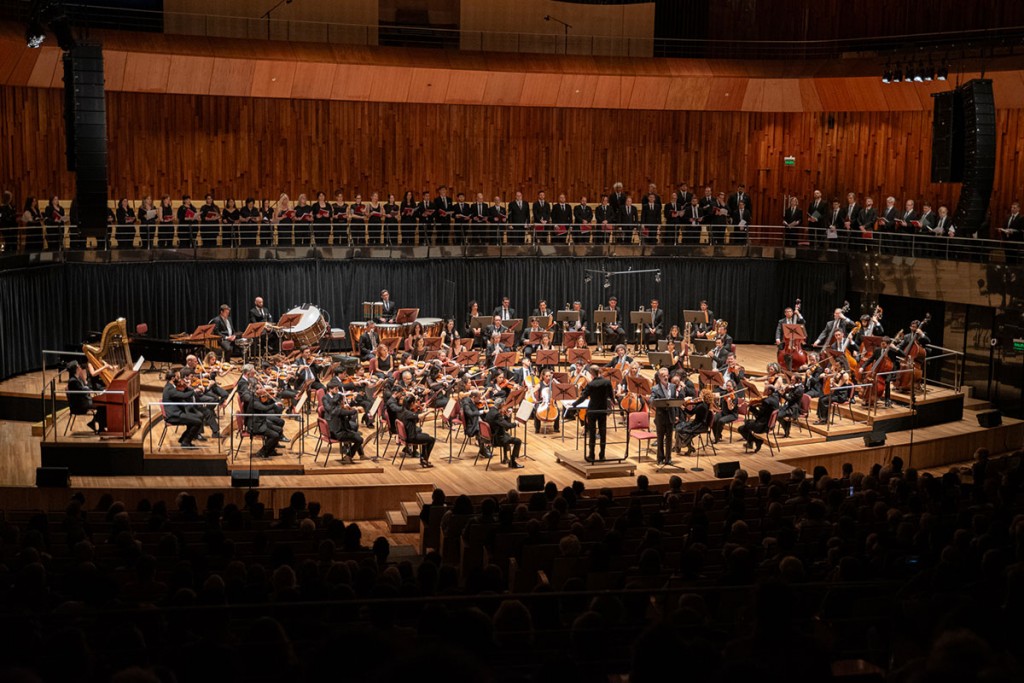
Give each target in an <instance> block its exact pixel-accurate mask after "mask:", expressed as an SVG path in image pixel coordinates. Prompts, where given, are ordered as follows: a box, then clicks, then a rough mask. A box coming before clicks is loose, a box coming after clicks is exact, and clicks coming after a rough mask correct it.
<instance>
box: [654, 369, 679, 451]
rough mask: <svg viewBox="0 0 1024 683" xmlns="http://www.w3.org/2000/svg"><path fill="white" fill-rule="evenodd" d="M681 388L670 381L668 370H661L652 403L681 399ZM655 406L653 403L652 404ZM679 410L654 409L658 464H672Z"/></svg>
mask: <svg viewBox="0 0 1024 683" xmlns="http://www.w3.org/2000/svg"><path fill="white" fill-rule="evenodd" d="M678 390H679V387H678V385H676V384H673V383H672V382H669V381H668V368H660V369H659V370H658V374H657V377H656V382H655V384H654V386H653V387H652V388H651V397H650V401H655V400H658V399H676V398H680V396H679V393H678ZM652 405H653V403H652ZM678 411H679V409H678V408H658V407H655V408H654V429H655V431H656V432H657V433H658V464H659V465H671V464H672V435H673V430H674V429H675V423H676V421H677V420H678V415H679V412H678Z"/></svg>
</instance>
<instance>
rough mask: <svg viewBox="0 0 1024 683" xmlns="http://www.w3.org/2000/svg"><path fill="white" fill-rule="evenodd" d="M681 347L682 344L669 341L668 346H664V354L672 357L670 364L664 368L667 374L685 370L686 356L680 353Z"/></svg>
mask: <svg viewBox="0 0 1024 683" xmlns="http://www.w3.org/2000/svg"><path fill="white" fill-rule="evenodd" d="M682 347H683V344H682V342H676V341H670V342H669V343H668V345H667V346H665V351H666V353H668V354H670V355H671V356H672V362H671V363H669V365H668V366H666V367H667V369H668V371H669V372H674V371H676V370H683V369H685V361H686V356H684V355H683V354H682V353H681V349H682Z"/></svg>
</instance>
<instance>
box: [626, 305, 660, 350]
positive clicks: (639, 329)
mask: <svg viewBox="0 0 1024 683" xmlns="http://www.w3.org/2000/svg"><path fill="white" fill-rule="evenodd" d="M652 325H654V312H653V311H630V312H629V326H630V327H631V328H633V329H634V330H635V332H634V334H635V335H636V338H635V339H634V341H633V350H634V352H636V353H639V351H640V349H641V347H642V346H643V343H644V328H645V327H650V326H652Z"/></svg>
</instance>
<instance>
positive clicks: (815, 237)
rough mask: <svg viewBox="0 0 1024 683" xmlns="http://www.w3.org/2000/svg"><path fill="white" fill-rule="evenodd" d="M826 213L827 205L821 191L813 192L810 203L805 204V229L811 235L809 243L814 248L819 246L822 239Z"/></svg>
mask: <svg viewBox="0 0 1024 683" xmlns="http://www.w3.org/2000/svg"><path fill="white" fill-rule="evenodd" d="M827 212H828V204H827V203H826V202H825V199H824V198H823V197H822V195H821V190H815V191H814V194H813V196H812V197H811V201H810V202H809V203H808V204H807V227H808V229H809V231H810V233H811V235H810V237H811V239H810V242H811V244H812V245H814V246H818V245H819V244H821V242H822V239H824V237H825V236H824V235H823V234H822V233H823V232H824V228H825V214H826V213H827Z"/></svg>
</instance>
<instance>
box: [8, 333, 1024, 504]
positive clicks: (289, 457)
mask: <svg viewBox="0 0 1024 683" xmlns="http://www.w3.org/2000/svg"><path fill="white" fill-rule="evenodd" d="M774 357H775V349H774V347H773V346H770V345H768V346H750V345H741V346H740V347H739V348H738V358H739V360H740V362H741V364H742V365H744V366H745V368H746V369H747V371H748V374H755V373H756V372H757V371H758V370H760V371H763V369H764V367H765V365H766V364H767V363H768V362H770V361H771V360H774ZM647 372H648V374H650V372H649V371H647ZM157 378H158V375H157V374H156V373H152V374H149V373H147V374H146V375H145V376H144V379H143V397H142V404H143V409H142V413H143V416H144V424H143V428H142V429H140V430H139V431H138V432H136V434H135V435H134V436H133V437H132V439H131V440H130V444H131V445H134V446H135V447H136V448H142V449H143V457H144V459H145V462H146V463H147V465H148V464H150V463H153V462H156V461H159V462H161V463H162V464H164V465H166V464H167V462H168V461H178V462H177V463H172V464H173V465H176V469H175V468H172V469H174V471H176V472H181V473H179V474H170V475H168V474H145V475H141V476H103V477H96V476H74V477H73V478H72V485H73V487H75V488H85V489H93V490H105V491H106V490H110V491H115V492H117V493H118V494H119V498H121V499H124V500H125V502H126V503H128V504H130V503H131V500H134V499H137V498H141V497H143V496H147V497H150V498H151V499H152V497H153V494H154V492H157V491H163V492H166V493H167V494H168V495H173V494H175V493H177V492H178V491H182V490H197V489H223V488H226V487H229V486H230V477H229V476H227V475H226V474H224V472H229V471H230V470H231V469H248V468H249V461H248V444H244V445H243V447H242V449H241V454H240V455H239V456H238V458H236V459H235V461H234V462H232V460H231V456H230V453H229V446H230V443H231V442H230V441H229V440H224V441H222V442H220V443H218V442H216V441H215V440H210V441H207V442H205V443H204V444H203V446H202V448H200V449H199V450H183V449H179V448H177V447H176V438H175V437H174V436H173V433H174V429H173V428H171V429H170V430H168V436H167V439H166V441H165V445H164V447H163V448H162V449H157V447H156V443H157V441H158V439H159V436H160V432H161V431H162V430H163V424H162V423H161V422H160V421H159V420H155V421H154V423H153V425H150V424H149V423H148V421H147V420H146V417H145V416H146V414H147V410H146V408H145V404H146V403H147V402H148V401H158V400H159V391H158V389H159V386H160V384H159V380H158V379H157ZM43 379H44V378H43V377H42V375H41V374H40V373H34V374H31V375H25V376H22V377H18V378H14V379H12V380H8V381H7V382H4V383H0V393H4V394H8V395H14V394H24V395H26V396H29V397H31V396H35V397H36V398H37V399H38V396H39V390H40V387H41V386H42V382H43ZM894 399H895V400H897V401H899V400H900V399H901V397H900V396H899V395H898V394H895V395H894ZM918 401H919V407H918V410H919V411H922V410H924V408H925V407H926V406H927V404H929V403H936V404H938V403H942V402H949V401H954V402H959V401H962V402H963V404H964V407H965V408H966V409H967V410H966V411H965V412H964V415H963V419H957V420H955V421H949V422H947V423H945V424H936V425H934V426H929V427H923V428H916V429H911V428H908V427H907V426H906V423H907V421H908V419H909V417H910V416H911V415H913V413H912V411H911V410H910V409H909V407H906V406H901V405H898V404H897V405H896V406H895V407H893V408H891V409H882V408H879V410H878V411H877V413H875V414H871V413H869V412H867V411H865V410H864V408H863V407H862V406H855V409H854V414H853V419H852V420H851V419H850V416H849V415H848V414H847V413H846V412H845V411H844V413H843V416H842V417H840V418H839V419H837V420H836V422H835V424H833V425H832V426H831V427H829V428H827V429H826V428H825V427H815V426H814V425H810V429H811V431H806V430H805V429H802V428H801V427H797V426H796V425H794V426H793V429H792V432H791V437H790V438H789V439H783V438H780V439H779V446H780V448H779V449H778V450H777V451H775V452H774V453H773V452H771V451H770V450H769V448H768V446H767V445H765V446H764V447H763V448H762V449H761V451H760V452H759V453H756V454H747V453H744V452H743V444H742V441H741V440H740V439H739V437H738V435H736V436H734V437H733V440H732V441H731V442H730V433H729V431H728V430H726V432H725V434H724V438H723V440H722V442H721V443H719V444H717V445H716V446H715V452H714V453H713V454H712V453H711V450H710V449H708V450H707V452H706V453H702V454H701V457H700V463H699V466H700V467H701V468H702V471H694V469H693V468H694V467H696V466H697V461H696V458H695V457H684V456H679V455H673V458H674V463H675V466H669V467H663V468H659V467H657V466H656V464H655V462H654V444H652V448H651V451H650V454H648V452H647V449H646V444H638V442H637V441H636V440H633V441H632V443H631V444H630V446H629V460H628V461H627V462H628V464H629V468H628V469H624V470H622V471H620V472H618V473H602V472H598V471H596V470H597V469H599V468H593V469H592V470H591V471H589V472H587V473H586V474H584V473H583V471H582V470H581V469H580V468H579V467H577V468H571V467H568V466H567V465H566V463H565V462H564V461H566V460H568V461H570V463H573V462H579V461H581V460H582V438H580V439H579V440H577V431H578V425H577V424H576V423H575V422H571V423H570V424H568V425H565V426H564V428H563V430H562V433H561V434H536V433H534V431H533V425H532V423H531V424H530V425H529V434H528V435H526V440H527V443H526V448H525V456H526V457H522V456H521V463H522V464H523V465H525V467H524V468H523V469H517V470H512V469H509V468H508V467H504V466H502V465H500V463H499V461H498V458H497V457H495V458H494V459H493V461H492V463H491V466H490V468H489V469H486V470H485V463H484V461H482V460H481V461H480V462H479V463H477V464H474V457H473V456H474V451H475V448H473V447H472V446H467V448H466V451H465V452H464V453H463V455H462V457H461V458H459V457H457V456H458V450H459V447H460V445H461V442H462V437H461V435H458V436H457V437H456V439H455V440H454V442H453V443H451V445H449V443H447V442H446V440H447V436H448V430H447V429H446V428H444V427H443V426H441V424H440V420H438V423H437V426H436V428H435V427H434V426H433V423H429V424H428V426H427V427H426V429H427V431H428V433H434V434H435V436H436V438H437V440H438V443H437V445H436V446H435V449H434V453H433V456H432V458H431V461H432V462H433V463H434V464H435V466H434V467H433V468H430V469H422V468H420V467H419V466H418V463H417V462H416V461H415V460H409V461H407V462H406V463H405V465H404V467H402V468H399V463H397V462H396V463H394V464H393V463H392V455H393V454H394V451H395V447H394V444H393V443H392V445H391V447H390V448H389V449H388V451H387V457H384V458H382V459H381V460H380V461H379V462H377V463H373V462H368V461H361V460H359V459H357V460H356V462H355V463H354V464H352V465H348V464H342V462H341V461H340V456H339V455H338V451H337V447H335V449H334V451H333V453H332V457H331V460H330V462H329V463H328V464H327V466H326V467H323V463H324V460H325V458H324V456H323V455H321V456H320V458H319V461H318V462H314V455H313V449H314V447H315V444H316V436H315V432H314V433H310V434H309V435H307V436H306V438H305V453H302V452H300V451H301V449H302V440H301V439H299V438H296V437H297V434H296V433H295V432H296V428H295V427H290V428H289V434H290V435H291V436H292V437H293V439H294V440H293V442H292V443H291V444H286V445H285V447H286V449H284V450H285V453H286V455H284V456H282V457H278V458H273V459H270V460H255V461H254V462H253V468H254V469H259V470H260V472H261V478H260V488H261V490H268V491H275V492H278V495H279V496H280V497H281V498H282V500H283V501H284V502H286V500H287V495H290V493H291V491H294V490H296V489H299V488H302V489H303V490H306V491H315V494H314V495H315V497H316V499H318V500H320V501H321V502H322V503H323V504H324V509H325V510H332V509H336V510H337V511H338V512H339V514H345V515H346V518H347V519H381V518H382V517H383V512H384V511H386V510H390V509H393V508H394V507H395V506H396V503H400V502H401V501H411V500H414V499H415V496H416V494H417V493H419V492H424V491H429V490H431V489H432V488H434V487H440V488H443V489H444V490H445V491H446V492H447V493H468V494H472V495H483V494H491V493H500V492H503V491H506V490H508V489H510V488H515V487H516V484H517V478H518V476H519V475H522V474H543V475H544V477H545V479H546V480H547V481H554V482H556V483H557V484H558V485H559V487H562V486H566V485H568V484H569V483H571V482H572V481H573V480H574V479H585V478H586V485H587V487H588V488H596V487H601V486H610V487H613V488H628V487H631V486H633V485H634V483H635V475H637V474H641V473H643V474H646V475H648V477H649V478H650V479H651V483H652V484H656V485H657V484H665V483H667V482H668V479H669V478H670V477H671V476H673V475H677V476H680V477H681V478H682V479H683V481H684V484H685V485H686V486H687V487H696V486H701V485H713V482H715V481H716V479H715V476H714V465H715V464H716V463H721V462H729V461H738V462H739V463H740V466H741V467H743V468H745V469H746V470H748V471H749V472H750V473H751V474H752V475H753V474H756V472H757V471H758V470H762V469H765V470H768V471H769V472H771V473H772V474H773V475H777V476H787V475H788V474H789V473H790V472H791V471H792V470H793V469H794V468H796V467H801V468H804V469H805V470H807V471H808V472H809V471H810V470H811V469H813V467H814V466H816V465H819V464H821V465H825V466H826V467H828V468H829V470H830V471H838V469H839V466H840V465H841V463H843V462H852V463H854V466H855V467H856V468H857V469H858V470H866V469H867V468H868V467H870V465H871V464H872V463H874V462H885V461H887V460H889V459H891V458H892V457H893V456H894V455H900V456H901V457H903V458H904V460H905V461H906V462H907V464H908V466H912V467H918V468H920V469H926V468H936V467H941V466H943V465H944V464H947V463H953V462H960V461H964V460H967V459H969V458H970V457H971V454H972V453H973V452H974V449H975V448H978V447H982V446H984V447H986V448H989V449H990V451H992V452H993V453H999V452H1005V451H1008V450H1012V449H1014V448H1019V447H1020V446H1021V443H1022V437H1024V428H1022V427H1024V423H1022V422H1020V421H1017V420H1012V419H1008V418H1003V425H1002V426H1001V427H997V428H990V429H985V428H982V427H980V426H979V425H978V422H977V420H976V418H975V415H974V413H973V412H972V408H975V409H976V408H980V407H985V406H984V404H982V403H980V402H978V401H972V400H971V399H969V398H965V397H964V396H963V395H961V394H956V393H954V392H952V391H950V390H948V389H933V388H930V389H929V391H928V395H927V397H926V398H922V397H921V396H920V395H919V396H918ZM813 418H814V414H813V409H812V415H811V422H813ZM67 420H68V416H67V412H66V411H64V412H62V413H61V414H60V415H59V416H58V419H57V424H56V432H57V435H58V436H57V438H58V440H59V442H61V443H74V444H83V445H85V444H89V445H96V443H97V442H98V441H99V440H98V439H96V437H93V436H91V433H81V432H82V431H83V430H85V426H84V422H83V424H78V423H76V424H75V430H74V432H75V433H69V434H68V436H66V437H65V436H63V431H64V427H65V425H66V423H67ZM886 421H893V422H892V423H891V424H894V425H896V424H898V425H900V426H901V428H900V429H897V430H894V431H889V432H888V434H887V435H886V436H887V440H886V444H885V445H884V446H881V447H875V448H866V447H865V445H864V441H863V439H862V438H861V437H862V436H864V435H866V434H869V433H871V432H872V431H873V430H876V429H881V425H882V423H884V422H886ZM228 422H229V418H228V416H227V415H224V416H222V418H221V425H222V429H223V430H224V431H227V426H228ZM616 425H617V429H615V428H612V426H611V425H609V431H608V441H609V443H608V447H607V457H608V458H609V459H612V458H617V457H622V456H623V455H624V453H625V449H626V444H625V441H626V432H625V429H624V427H623V425H622V423H621V421H618V420H616ZM909 425H910V427H913V421H912V420H911V421H910V423H909ZM0 426H2V429H0V452H4V453H6V454H8V457H6V458H3V459H0V486H2V487H5V488H4V490H5V494H6V495H9V496H10V495H13V494H15V493H17V495H16V496H15V497H16V499H18V500H23V501H25V503H26V504H28V503H30V502H31V500H32V495H31V494H30V493H29V491H33V492H35V491H42V489H35V488H34V487H33V485H34V482H35V468H36V467H37V466H39V464H40V442H41V438H40V436H33V434H32V432H33V425H32V424H30V423H27V422H12V421H3V422H0ZM151 427H152V428H151ZM35 430H36V431H37V432H38V431H40V429H39V426H38V425H35ZM517 431H518V433H519V436H520V438H522V437H523V436H524V435H523V433H522V432H523V429H522V428H520V429H518V430H517ZM53 433H54V430H53V428H52V427H51V428H50V429H49V430H47V435H48V439H49V440H51V441H52V440H53V438H54V437H53ZM362 433H363V436H364V438H365V439H366V440H367V444H366V452H367V455H368V456H372V455H374V454H376V453H378V452H379V453H380V454H381V455H384V443H385V441H386V435H384V437H383V438H382V439H381V440H380V442H379V446H377V445H375V440H374V439H373V432H372V430H369V429H367V428H365V427H364V428H363V429H362ZM150 441H152V444H153V446H152V449H151V447H150ZM108 445H109V446H110V447H117V445H118V444H117V443H110V444H108ZM172 445H173V446H175V447H172ZM236 445H237V444H236ZM257 447H258V444H257ZM325 450H326V448H325ZM450 451H451V453H452V454H453V456H454V457H453V458H452V461H451V462H449V452H450ZM210 464H213V465H215V466H216V467H217V468H219V469H220V471H221V472H220V473H219V474H215V475H210V474H202V473H201V472H203V471H209V465H210ZM204 465H206V466H204ZM193 466H194V470H195V473H189V470H190V468H193ZM165 471H166V470H165ZM588 474H589V478H587V475H588ZM24 487H33V488H31V489H29V490H28V491H26V490H22V491H20V492H16V491H15V489H24ZM48 495H50V496H51V497H53V496H58V495H62V496H63V497H64V499H66V493H63V494H58V493H57V492H54V493H50V494H48ZM282 504H284V503H282Z"/></svg>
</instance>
